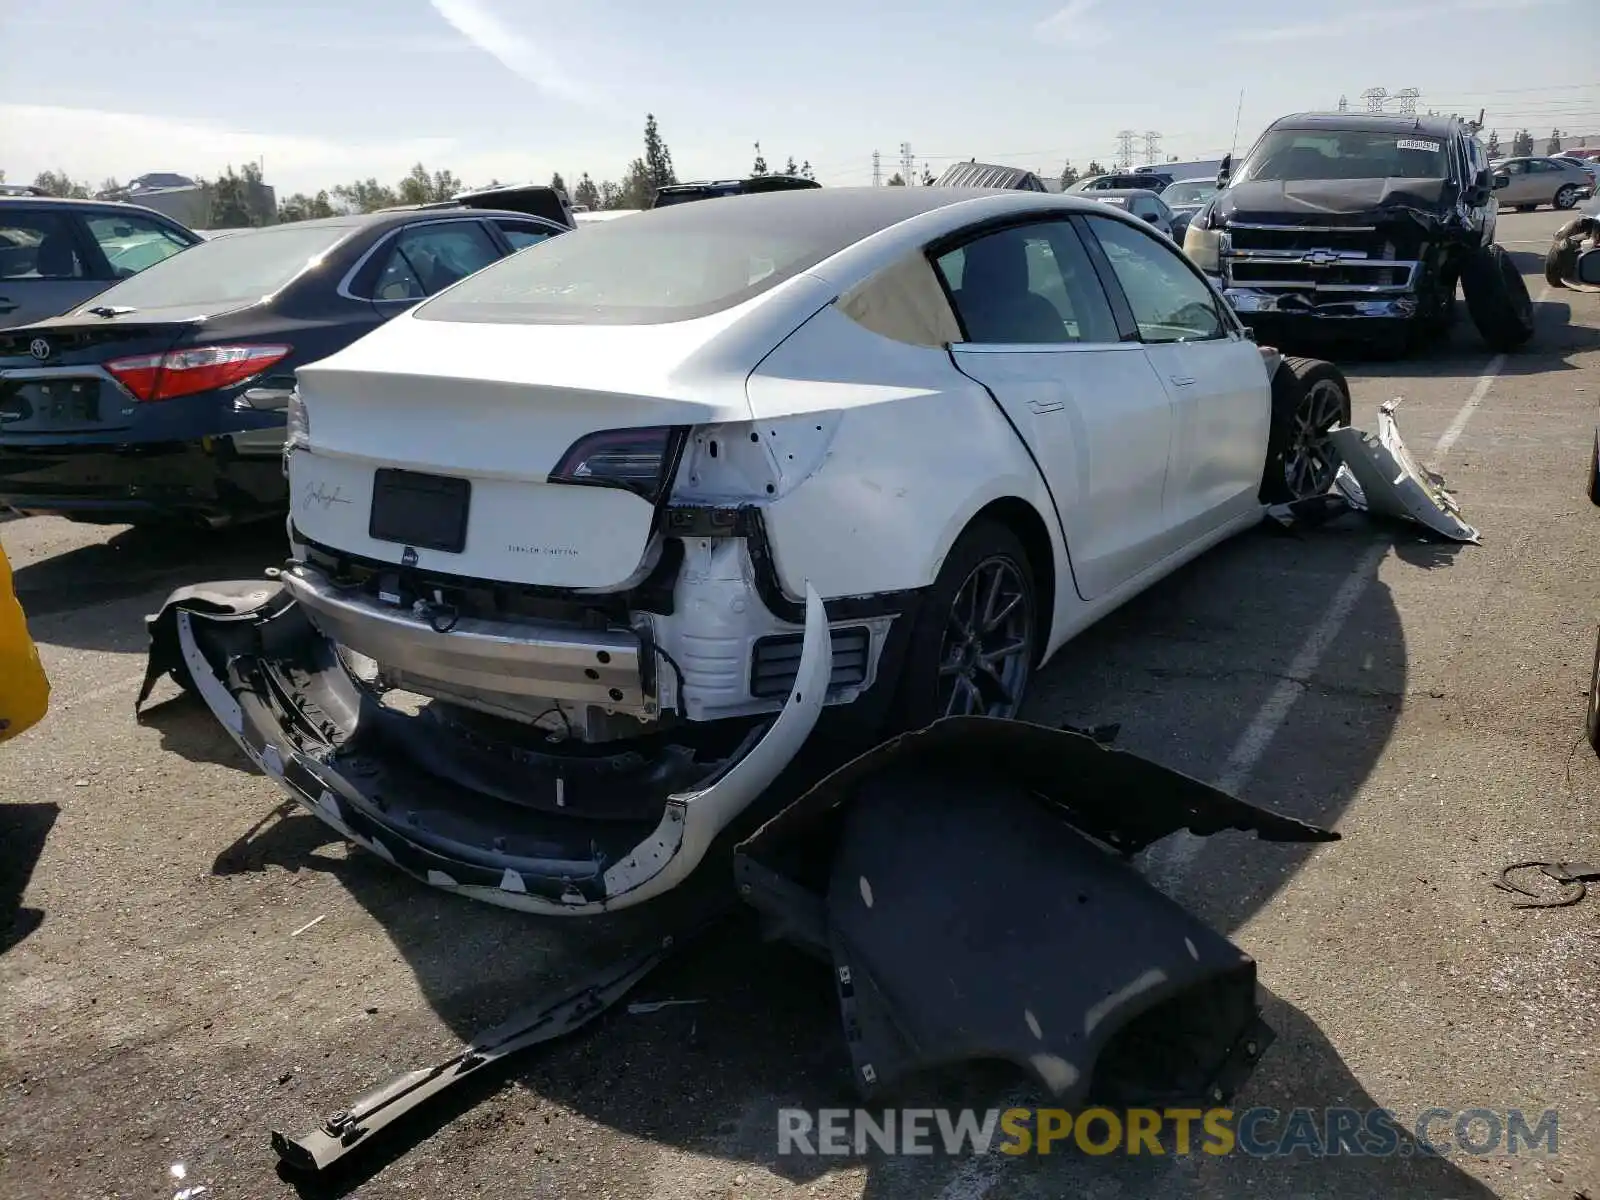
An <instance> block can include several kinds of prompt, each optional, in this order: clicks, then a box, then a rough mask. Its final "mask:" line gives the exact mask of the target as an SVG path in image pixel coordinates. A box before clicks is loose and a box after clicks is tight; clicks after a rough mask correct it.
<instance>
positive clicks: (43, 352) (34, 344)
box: [28, 338, 50, 362]
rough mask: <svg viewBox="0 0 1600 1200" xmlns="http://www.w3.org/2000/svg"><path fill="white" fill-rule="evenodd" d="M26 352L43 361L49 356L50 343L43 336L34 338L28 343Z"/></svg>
mask: <svg viewBox="0 0 1600 1200" xmlns="http://www.w3.org/2000/svg"><path fill="white" fill-rule="evenodd" d="M28 353H29V354H31V355H33V356H34V357H35V358H37V359H38V360H39V361H40V362H43V361H44V360H45V359H47V358H49V357H50V343H49V342H47V341H45V340H44V339H43V338H34V339H33V341H31V342H29V343H28Z"/></svg>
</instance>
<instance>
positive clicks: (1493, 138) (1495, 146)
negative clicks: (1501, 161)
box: [1483, 129, 1500, 158]
mask: <svg viewBox="0 0 1600 1200" xmlns="http://www.w3.org/2000/svg"><path fill="white" fill-rule="evenodd" d="M1483 152H1484V153H1485V154H1487V155H1488V156H1489V157H1490V158H1499V157H1500V131H1499V130H1498V129H1491V130H1489V144H1488V145H1487V146H1485V147H1484V148H1483Z"/></svg>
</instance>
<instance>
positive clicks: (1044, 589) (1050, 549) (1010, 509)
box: [941, 496, 1057, 667]
mask: <svg viewBox="0 0 1600 1200" xmlns="http://www.w3.org/2000/svg"><path fill="white" fill-rule="evenodd" d="M979 521H993V522H995V523H996V524H999V525H1004V526H1005V527H1006V528H1007V529H1009V530H1011V532H1012V533H1014V534H1016V535H1017V538H1018V540H1019V541H1021V542H1022V548H1023V549H1024V550H1025V551H1027V554H1028V566H1029V567H1030V568H1032V570H1033V586H1034V588H1035V590H1036V592H1037V594H1036V595H1035V597H1034V600H1035V603H1036V605H1037V611H1038V614H1039V624H1040V629H1039V638H1038V640H1037V643H1036V644H1035V647H1034V660H1033V665H1034V666H1035V667H1038V666H1039V665H1040V664H1041V663H1042V662H1043V661H1044V656H1045V650H1046V647H1048V646H1049V645H1050V635H1051V633H1052V631H1053V629H1054V626H1055V616H1056V587H1057V584H1056V552H1055V539H1053V538H1052V537H1051V536H1050V526H1049V525H1048V524H1046V522H1045V519H1044V517H1042V516H1041V515H1040V514H1039V510H1038V509H1036V508H1035V507H1034V506H1033V505H1031V504H1029V503H1028V502H1027V501H1026V500H1024V499H1022V497H1020V496H1001V497H999V498H998V499H995V500H991V501H989V503H987V504H985V505H984V506H983V507H982V508H980V509H979V510H978V511H977V512H975V513H973V514H972V516H971V518H970V519H969V520H968V521H967V523H966V524H965V525H963V526H962V527H961V529H960V530H958V531H957V533H956V537H957V538H959V537H960V536H961V534H963V533H965V532H966V531H967V530H968V529H970V528H971V527H972V526H973V525H975V524H977V523H978V522H979ZM954 544H955V539H954V538H952V539H951V545H954ZM949 549H950V548H949V546H946V547H945V553H947V554H948V553H949ZM941 561H942V559H941Z"/></svg>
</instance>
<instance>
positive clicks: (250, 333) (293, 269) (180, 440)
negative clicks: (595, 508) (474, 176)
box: [0, 204, 567, 527]
mask: <svg viewBox="0 0 1600 1200" xmlns="http://www.w3.org/2000/svg"><path fill="white" fill-rule="evenodd" d="M565 232H567V227H566V226H565V225H562V224H558V223H557V222H556V221H555V220H553V219H549V218H546V217H541V216H534V215H530V214H529V213H524V212H512V211H505V210H499V209H487V210H486V209H476V208H468V207H463V206H462V205H460V204H457V205H454V206H448V207H439V206H430V207H427V208H411V209H402V210H391V211H387V212H381V213H373V214H369V215H357V216H346V217H330V218H328V219H326V220H320V221H301V222H297V223H294V224H289V225H273V226H268V227H266V228H262V229H251V230H242V231H239V232H237V233H230V234H229V235H228V236H227V237H220V238H216V239H214V240H211V241H207V242H202V243H201V244H199V245H196V246H194V247H192V248H191V249H189V250H186V251H184V252H183V253H182V254H177V255H173V256H172V257H171V258H169V259H167V260H165V261H164V262H159V263H157V264H155V265H154V266H152V267H150V268H149V269H148V270H145V271H142V272H140V273H139V274H137V275H135V276H133V277H132V278H129V279H126V280H124V281H122V282H121V283H118V284H116V285H114V286H113V287H111V288H109V289H107V290H106V291H104V292H101V293H100V294H98V295H96V296H95V297H93V298H92V299H91V300H88V301H86V302H85V303H84V304H83V305H82V306H80V307H78V308H76V309H74V310H73V311H71V312H69V313H66V314H64V315H62V316H59V317H52V318H50V319H49V320H45V321H39V322H36V323H35V324H32V325H26V326H21V327H18V328H14V329H8V330H5V331H4V332H0V510H3V509H4V508H5V507H6V506H7V505H9V506H11V507H13V508H16V509H19V510H21V511H22V512H25V513H58V514H60V515H63V516H66V517H70V518H72V519H74V520H79V521H89V522H95V523H131V524H136V525H137V524H154V523H165V522H170V521H174V520H176V521H179V522H182V523H187V524H200V525H204V526H208V527H217V526H220V525H224V524H228V523H230V522H233V521H238V520H244V519H249V518H252V517H261V516H269V515H272V514H273V513H276V512H280V511H282V509H283V507H284V505H285V503H286V500H287V488H286V484H285V480H284V478H283V470H282V462H281V451H282V447H283V443H284V436H285V435H284V425H285V411H286V408H287V405H288V400H289V395H290V392H291V391H292V390H293V388H294V372H295V369H296V368H297V367H301V366H304V365H306V364H307V363H311V362H315V361H317V360H318V359H321V358H326V357H327V356H328V355H330V354H332V353H333V352H334V351H335V350H339V349H342V348H343V347H344V346H346V345H348V344H350V343H351V342H353V341H355V340H356V339H357V338H359V337H361V335H362V334H364V333H367V332H368V331H369V330H371V329H374V328H376V327H377V326H378V325H380V324H382V323H383V322H384V321H386V320H388V319H389V318H390V317H391V316H393V315H394V314H396V313H398V312H401V311H403V310H405V309H406V308H408V307H410V306H411V305H413V304H416V303H417V302H418V301H420V300H422V299H424V298H426V297H428V296H431V295H433V294H434V293H435V292H437V291H439V290H440V289H441V288H444V287H447V286H449V285H450V284H452V283H454V282H455V281H456V280H458V279H461V278H462V277H464V276H466V275H468V274H471V273H472V272H474V271H477V270H480V269H481V268H483V267H486V266H488V265H489V264H490V263H492V262H494V261H496V260H497V259H500V258H503V257H505V256H506V255H508V254H511V253H513V252H515V251H517V250H520V249H522V248H524V247H526V246H531V245H533V244H535V243H537V242H541V241H544V240H545V239H546V238H550V237H553V236H556V235H558V234H561V233H565Z"/></svg>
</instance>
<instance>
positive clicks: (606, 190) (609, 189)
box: [599, 179, 622, 208]
mask: <svg viewBox="0 0 1600 1200" xmlns="http://www.w3.org/2000/svg"><path fill="white" fill-rule="evenodd" d="M599 195H600V207H601V208H621V207H622V188H621V187H620V186H618V185H617V184H616V183H614V182H613V181H611V180H609V179H605V180H602V181H601V183H600V190H599Z"/></svg>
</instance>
